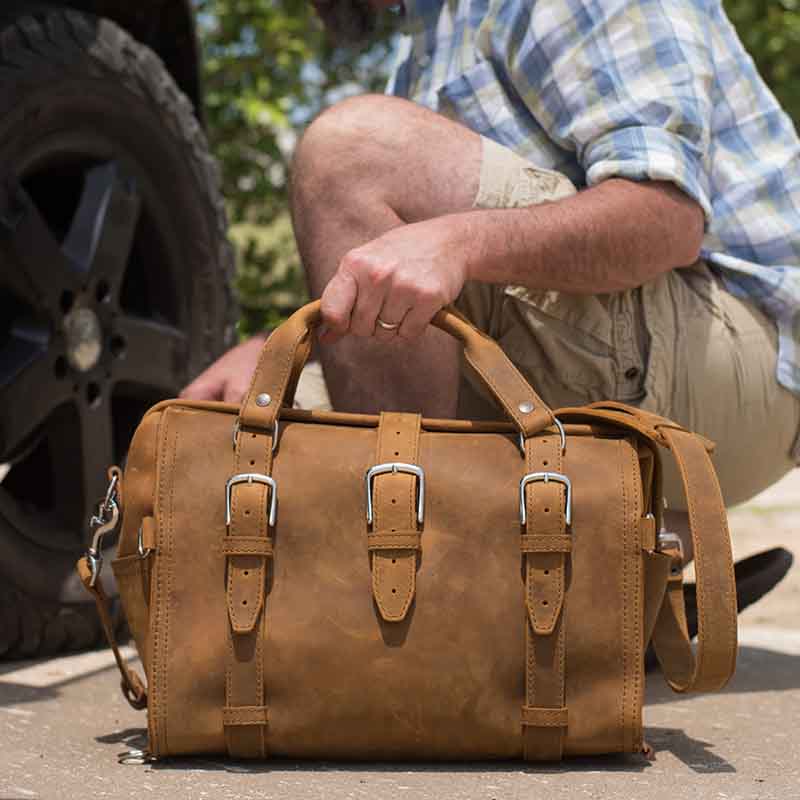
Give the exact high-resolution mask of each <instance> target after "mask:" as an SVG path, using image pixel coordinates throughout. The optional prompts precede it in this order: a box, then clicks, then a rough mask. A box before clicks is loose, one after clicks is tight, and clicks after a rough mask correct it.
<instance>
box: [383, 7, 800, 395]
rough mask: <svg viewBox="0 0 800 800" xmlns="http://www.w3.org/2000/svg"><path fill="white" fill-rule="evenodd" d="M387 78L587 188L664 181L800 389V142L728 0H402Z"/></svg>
mask: <svg viewBox="0 0 800 800" xmlns="http://www.w3.org/2000/svg"><path fill="white" fill-rule="evenodd" d="M405 9H406V13H405V21H406V28H407V33H408V35H407V36H405V37H403V39H402V40H401V43H400V52H399V59H398V63H397V66H396V68H395V71H394V74H393V76H392V78H391V79H390V82H389V87H388V91H389V92H390V93H393V94H397V95H401V96H404V97H408V98H410V99H412V100H415V101H416V102H418V103H421V104H422V105H425V106H428V107H429V108H432V109H434V110H435V111H438V112H440V113H443V114H446V115H448V116H450V117H455V118H457V119H460V120H461V121H462V122H463V123H464V124H466V125H468V126H469V127H470V128H471V129H472V130H474V131H476V132H477V133H480V134H483V135H484V136H488V137H490V138H492V139H494V140H496V141H497V142H499V143H500V144H503V145H505V146H506V147H509V148H510V149H512V150H514V151H515V152H517V153H518V154H519V155H521V156H523V157H525V158H527V159H529V160H530V161H532V162H535V163H536V164H538V165H540V166H543V167H549V168H550V169H556V170H559V171H561V172H563V173H564V174H566V175H567V176H568V177H569V178H570V179H571V180H572V181H573V183H575V184H576V186H578V187H582V186H592V185H594V184H597V183H599V182H600V181H603V180H605V179H606V178H611V177H622V178H629V179H631V180H668V181H672V182H673V183H675V184H676V185H678V186H679V187H680V188H681V189H682V190H683V191H684V192H686V193H687V194H688V195H689V196H691V197H693V198H694V199H695V200H696V201H697V202H698V203H699V204H700V205H701V206H702V208H703V210H704V212H705V215H706V232H705V238H704V240H703V249H702V257H703V258H704V259H706V260H707V261H708V262H709V264H710V265H711V266H712V268H714V269H716V270H717V271H718V272H719V274H720V275H721V276H722V278H723V280H724V281H725V285H726V287H727V289H728V290H729V291H730V292H732V293H734V294H736V295H738V296H740V297H744V298H747V299H749V300H752V301H753V302H754V303H756V304H758V306H759V307H760V308H761V309H762V310H763V311H764V312H765V313H766V314H767V315H768V316H769V317H771V318H772V319H773V320H774V321H775V323H776V324H777V328H778V334H779V341H780V346H779V359H778V369H777V377H778V380H779V381H780V383H781V384H783V385H784V386H786V387H787V388H788V389H790V390H792V391H794V392H798V393H800V157H799V156H800V142H798V138H797V135H796V133H795V130H794V128H793V126H792V123H791V121H790V120H789V118H788V116H787V115H786V114H785V113H784V112H783V111H782V110H781V108H780V106H779V105H778V103H777V101H776V100H775V98H774V97H773V95H772V93H771V92H770V91H769V89H768V88H767V87H766V86H765V84H764V82H763V81H762V79H761V78H760V76H759V75H758V73H757V71H756V69H755V67H754V65H753V62H752V60H751V59H750V57H749V56H748V55H747V53H746V52H745V51H744V49H743V47H742V44H741V42H740V41H739V39H738V37H737V35H736V33H735V31H734V29H733V26H732V25H731V23H730V21H729V20H728V19H727V17H726V16H725V13H724V12H723V10H722V8H721V6H720V0H406V2H405Z"/></svg>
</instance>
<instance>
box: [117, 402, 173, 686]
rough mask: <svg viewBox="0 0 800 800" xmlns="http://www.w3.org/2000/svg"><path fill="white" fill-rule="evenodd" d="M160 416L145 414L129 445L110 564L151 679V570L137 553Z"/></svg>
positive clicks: (149, 500)
mask: <svg viewBox="0 0 800 800" xmlns="http://www.w3.org/2000/svg"><path fill="white" fill-rule="evenodd" d="M160 422H161V414H160V413H154V414H147V415H146V416H145V417H144V419H143V420H142V422H141V424H140V425H139V427H138V428H137V429H136V432H135V434H134V436H133V440H132V441H131V445H130V448H129V449H128V457H127V460H126V465H125V474H124V476H123V481H122V485H123V489H124V495H123V507H122V525H121V530H120V537H119V545H118V548H117V558H116V559H115V560H114V561H112V562H111V568H112V570H113V572H114V577H115V578H116V579H117V586H118V587H119V594H120V599H121V600H122V607H123V609H124V612H125V617H126V619H127V621H128V627H129V628H130V630H131V634H132V635H133V639H134V642H135V643H136V650H137V652H138V653H139V657H140V658H141V660H142V664H143V666H144V670H145V675H146V676H147V678H148V680H149V677H150V663H151V661H150V657H151V646H150V645H151V641H150V639H151V632H150V578H151V575H150V568H149V565H148V564H147V562H145V561H143V560H142V559H140V558H139V556H138V553H137V543H138V533H139V526H140V525H141V522H142V518H143V517H145V516H152V514H153V509H154V507H155V487H156V466H155V465H156V463H157V455H156V453H157V450H158V429H159V424H160Z"/></svg>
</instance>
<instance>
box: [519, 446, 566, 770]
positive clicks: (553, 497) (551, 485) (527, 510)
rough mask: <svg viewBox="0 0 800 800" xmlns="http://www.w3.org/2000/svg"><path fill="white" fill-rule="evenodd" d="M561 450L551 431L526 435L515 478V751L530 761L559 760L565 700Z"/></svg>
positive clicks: (564, 719) (564, 553)
mask: <svg viewBox="0 0 800 800" xmlns="http://www.w3.org/2000/svg"><path fill="white" fill-rule="evenodd" d="M563 456H564V451H563V448H562V445H561V440H560V438H559V437H558V436H555V435H546V436H537V437H535V438H530V439H527V440H526V442H525V458H526V470H527V473H526V475H525V476H524V477H523V478H522V480H521V481H520V522H521V523H523V524H522V531H523V533H522V536H521V543H520V549H521V551H522V557H523V564H524V576H525V606H526V611H527V614H526V626H525V652H526V658H525V703H524V705H523V707H522V710H521V723H522V751H523V756H524V758H525V759H526V760H529V761H534V760H536V761H538V760H559V759H560V758H561V757H562V754H563V747H564V730H565V728H566V725H567V712H566V708H565V688H564V687H565V664H564V661H565V654H566V644H565V630H564V615H563V613H562V612H563V604H564V589H565V571H566V555H567V553H569V552H571V550H572V540H571V537H570V536H569V535H568V533H567V528H568V526H569V525H570V524H571V522H572V486H571V484H570V481H569V478H568V477H567V476H566V475H564V474H563V473H562V469H563Z"/></svg>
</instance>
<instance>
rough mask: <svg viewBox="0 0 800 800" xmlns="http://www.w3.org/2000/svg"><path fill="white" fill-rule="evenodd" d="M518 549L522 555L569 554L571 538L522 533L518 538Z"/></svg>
mask: <svg viewBox="0 0 800 800" xmlns="http://www.w3.org/2000/svg"><path fill="white" fill-rule="evenodd" d="M520 549H521V550H522V552H523V553H571V552H572V537H570V536H567V535H563V536H551V535H549V534H536V533H523V534H522V536H521V537H520Z"/></svg>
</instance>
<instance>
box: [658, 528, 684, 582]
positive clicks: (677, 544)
mask: <svg viewBox="0 0 800 800" xmlns="http://www.w3.org/2000/svg"><path fill="white" fill-rule="evenodd" d="M664 550H677V551H678V558H680V562H681V565H680V567H677V568H676V567H674V566H673V567H671V568H670V574H671V575H679V574H681V573H682V572H683V565H684V563H685V557H684V553H683V539H681V537H680V536H678V534H677V533H673V532H672V531H665V530H663V529H662V530H660V531H659V532H658V552H659V553H663V552H664Z"/></svg>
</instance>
